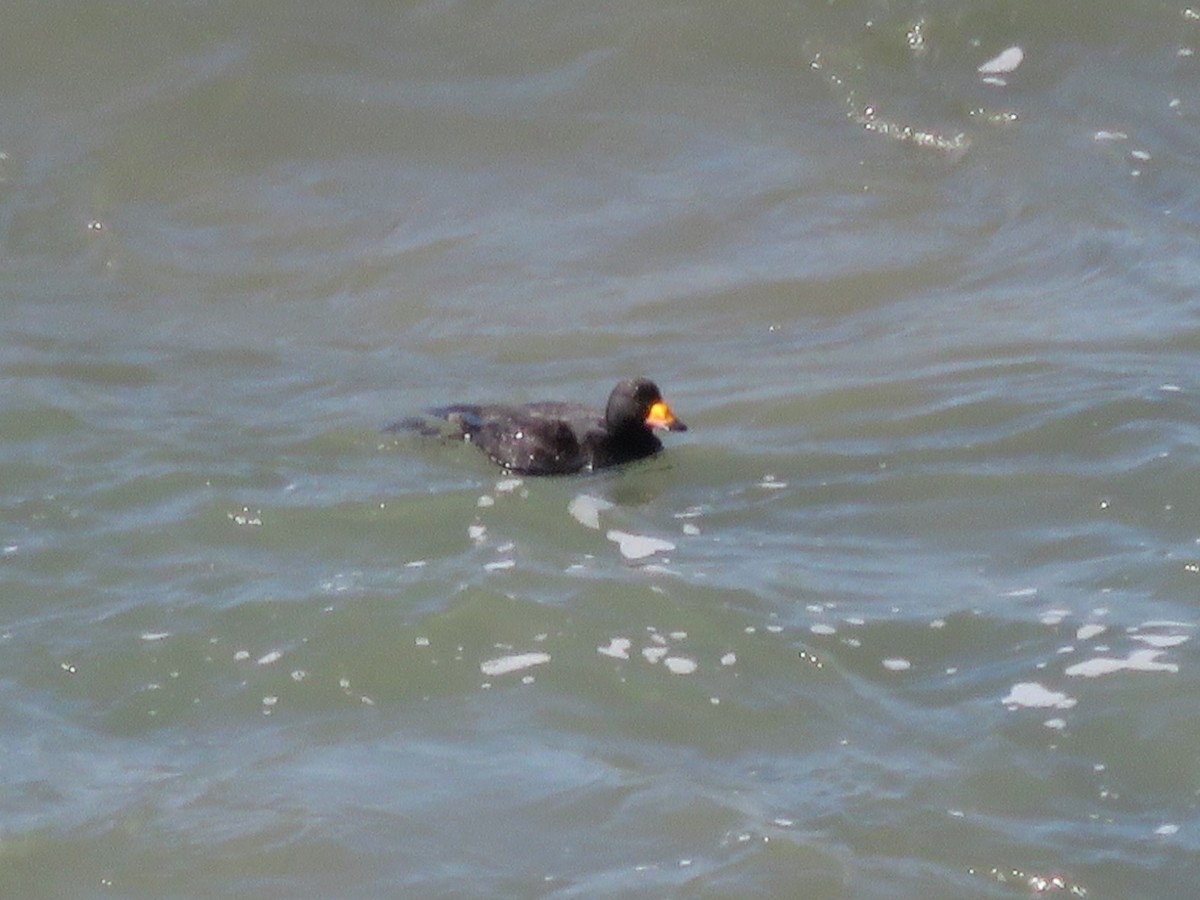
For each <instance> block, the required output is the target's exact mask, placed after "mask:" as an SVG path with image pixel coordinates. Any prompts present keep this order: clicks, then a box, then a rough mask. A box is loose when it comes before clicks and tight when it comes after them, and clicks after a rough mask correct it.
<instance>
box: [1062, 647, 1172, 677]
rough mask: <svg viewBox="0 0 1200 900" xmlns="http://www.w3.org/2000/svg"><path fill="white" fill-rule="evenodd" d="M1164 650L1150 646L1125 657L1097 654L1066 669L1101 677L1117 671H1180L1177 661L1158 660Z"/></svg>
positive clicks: (1076, 673)
mask: <svg viewBox="0 0 1200 900" xmlns="http://www.w3.org/2000/svg"><path fill="white" fill-rule="evenodd" d="M1162 654H1163V651H1162V650H1156V649H1154V648H1153V647H1149V648H1147V649H1145V650H1134V651H1133V652H1132V653H1130V654H1129V656H1128V657H1126V658H1125V659H1117V658H1116V657H1112V656H1097V657H1095V658H1093V659H1088V660H1084V661H1083V662H1081V663H1076V664H1075V665H1073V666H1067V668H1066V669H1065V670H1064V671H1065V672H1066V674H1067V675H1070V676H1071V677H1080V678H1099V677H1100V676H1101V675H1112V674H1113V673H1115V672H1127V671H1128V672H1171V673H1175V672H1178V671H1179V666H1177V665H1175V663H1164V662H1158V657H1160V656H1162Z"/></svg>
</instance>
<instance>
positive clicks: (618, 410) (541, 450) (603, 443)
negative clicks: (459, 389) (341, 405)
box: [428, 378, 687, 475]
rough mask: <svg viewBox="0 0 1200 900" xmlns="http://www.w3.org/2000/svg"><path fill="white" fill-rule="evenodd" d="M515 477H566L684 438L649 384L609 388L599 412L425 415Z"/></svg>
mask: <svg viewBox="0 0 1200 900" xmlns="http://www.w3.org/2000/svg"><path fill="white" fill-rule="evenodd" d="M428 412H429V414H430V415H433V416H437V417H438V418H440V419H444V420H446V421H447V422H449V423H450V424H451V425H452V426H453V427H454V428H455V429H456V430H457V436H458V437H461V438H462V439H463V440H465V441H467V442H469V443H471V444H474V445H475V446H476V447H478V448H479V449H480V450H482V451H483V452H484V453H485V454H486V455H487V456H488V458H489V459H491V460H492V462H494V463H496V464H497V465H498V466H500V467H501V468H502V469H504V470H506V471H508V472H511V473H513V474H516V475H574V474H580V473H587V472H592V471H594V470H597V469H606V468H609V467H611V466H619V465H622V464H624V463H628V462H633V461H634V460H639V459H645V458H646V457H648V456H653V455H654V454H656V453H658V452H659V451H660V450H662V448H663V445H662V441H660V440H659V439H658V436H657V435H656V434H655V432H656V431H687V425H685V424H684V423H683V422H682V421H680V420H679V419H678V418H676V416H675V413H674V412H673V411H672V410H671V407H670V406H668V405H667V402H666V401H665V400H663V397H662V392H661V391H660V390H659V389H658V385H657V384H655V383H654V382H653V381H651V380H650V379H649V378H631V379H626V380H624V381H620V382H618V383H617V386H616V387H614V388H613V389H612V392H611V393H610V394H609V395H608V403H607V404H606V405H605V408H604V409H597V408H595V407H591V406H585V405H582V404H577V403H561V402H557V401H542V402H538V403H524V404H519V405H517V404H502V403H497V404H483V405H478V404H469V403H459V404H453V405H451V406H442V407H437V408H435V409H430V410H428Z"/></svg>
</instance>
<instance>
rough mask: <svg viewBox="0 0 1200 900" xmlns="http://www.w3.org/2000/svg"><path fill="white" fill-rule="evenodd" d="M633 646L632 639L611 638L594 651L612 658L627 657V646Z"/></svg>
mask: <svg viewBox="0 0 1200 900" xmlns="http://www.w3.org/2000/svg"><path fill="white" fill-rule="evenodd" d="M632 646H633V641H631V640H629V638H620V637H617V638H613V639H612V640H610V641H609V642H608V646H607V647H597V648H596V652H597V653H599V654H600V655H601V656H611V657H612V658H613V659H629V648H630V647H632Z"/></svg>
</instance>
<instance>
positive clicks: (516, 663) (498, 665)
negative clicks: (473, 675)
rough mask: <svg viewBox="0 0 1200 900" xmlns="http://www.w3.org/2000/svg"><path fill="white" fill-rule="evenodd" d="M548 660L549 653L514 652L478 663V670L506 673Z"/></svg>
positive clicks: (488, 673) (496, 673) (484, 672)
mask: <svg viewBox="0 0 1200 900" xmlns="http://www.w3.org/2000/svg"><path fill="white" fill-rule="evenodd" d="M548 662H550V654H549V653H514V654H512V655H511V656H500V657H497V658H496V659H488V660H485V661H483V662H481V663H480V664H479V671H480V672H482V673H483V674H484V675H507V674H509V673H510V672H520V671H521V670H522V669H530V668H533V667H534V666H540V665H542V664H543V663H548Z"/></svg>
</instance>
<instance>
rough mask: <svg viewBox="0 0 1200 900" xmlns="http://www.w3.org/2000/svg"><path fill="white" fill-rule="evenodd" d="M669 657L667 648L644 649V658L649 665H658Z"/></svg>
mask: <svg viewBox="0 0 1200 900" xmlns="http://www.w3.org/2000/svg"><path fill="white" fill-rule="evenodd" d="M666 655H667V648H666V647H643V648H642V656H643V657H644V658H645V660H646V662H648V663H656V662H659V661H661V660H662V658H663V657H664V656H666Z"/></svg>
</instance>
